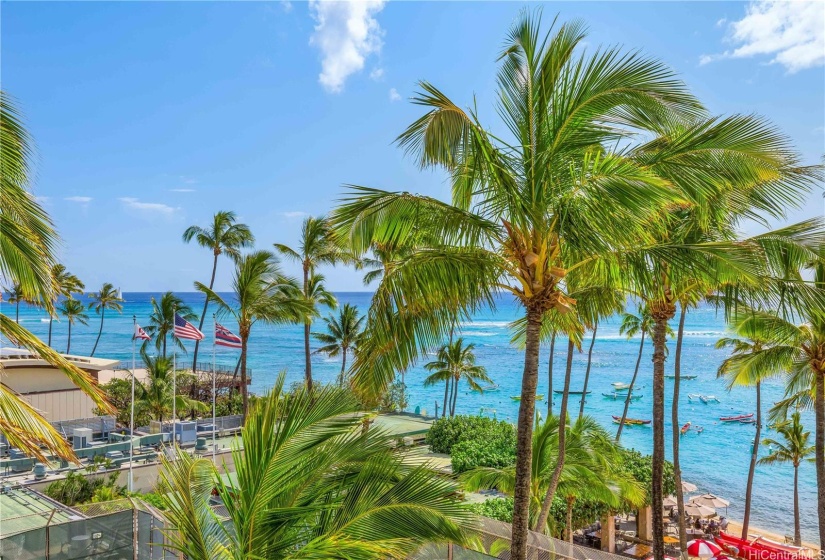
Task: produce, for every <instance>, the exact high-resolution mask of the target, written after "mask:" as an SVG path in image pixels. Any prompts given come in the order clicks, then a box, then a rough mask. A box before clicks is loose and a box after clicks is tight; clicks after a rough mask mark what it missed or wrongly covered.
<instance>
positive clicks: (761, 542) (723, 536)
mask: <svg viewBox="0 0 825 560" xmlns="http://www.w3.org/2000/svg"><path fill="white" fill-rule="evenodd" d="M714 540H715V541H716V544H718V545H719V546H721V547H722V548H723V549H724V551H725V552H727V553H728V554H732V555H734V556H738V557H739V558H745V559H746V560H765V559H766V558H767V559H769V560H799V559H800V558H813V551H811V550H810V549H806V548H802V547H797V546H792V545H787V544H780V543H777V542H775V541H769V540H768V539H764V538H757V539H754V540H752V541H747V540H744V539H740V538H738V537H734V536H733V535H729V534H727V533H725V532H720V533H719V536H717V537H714Z"/></svg>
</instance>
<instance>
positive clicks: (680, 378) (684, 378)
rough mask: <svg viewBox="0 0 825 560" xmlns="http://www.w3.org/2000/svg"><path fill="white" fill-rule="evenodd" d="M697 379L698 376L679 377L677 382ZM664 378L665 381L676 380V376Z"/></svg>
mask: <svg viewBox="0 0 825 560" xmlns="http://www.w3.org/2000/svg"><path fill="white" fill-rule="evenodd" d="M697 377H699V376H698V375H680V376H679V380H680V381H690V380H691V379H696V378H697ZM665 378H666V379H676V376H675V375H665Z"/></svg>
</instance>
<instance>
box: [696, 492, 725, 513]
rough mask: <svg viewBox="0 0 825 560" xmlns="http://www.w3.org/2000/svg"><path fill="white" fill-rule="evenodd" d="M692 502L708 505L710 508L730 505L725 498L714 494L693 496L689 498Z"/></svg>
mask: <svg viewBox="0 0 825 560" xmlns="http://www.w3.org/2000/svg"><path fill="white" fill-rule="evenodd" d="M690 502H691V503H692V504H698V505H700V506H708V507H712V508H716V509H719V508H726V507H728V506H729V505H730V502H729V501H727V500H723V499H722V498H720V497H719V496H716V495H714V494H703V495H701V496H694V497H693V498H691V499H690Z"/></svg>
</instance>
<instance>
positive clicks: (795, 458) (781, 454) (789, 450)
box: [759, 412, 815, 546]
mask: <svg viewBox="0 0 825 560" xmlns="http://www.w3.org/2000/svg"><path fill="white" fill-rule="evenodd" d="M776 431H777V433H778V434H779V435H781V436H782V440H783V441H778V440H775V439H771V438H767V439H765V440H764V441H763V442H762V443H764V444H765V445H767V446H769V447H771V448H774V449H773V451H771V453H770V455H768V456H767V457H762V458H761V459H759V464H760V465H776V464H779V463H790V464H792V465H793V543H794V544H795V545H796V546H802V532H801V531H800V528H799V465H800V464H801V463H802V461H804V460H805V459H807V458H808V457H810V456H811V455H813V454H814V451H815V447H814V446H813V445H808V438H810V436H811V432H809V431H805V427H804V426H803V425H802V422H801V421H800V414H799V412H794V413H793V414H792V415H791V419H790V420H786V421H785V422H782V423H781V424H779V425H778V426H777V427H776Z"/></svg>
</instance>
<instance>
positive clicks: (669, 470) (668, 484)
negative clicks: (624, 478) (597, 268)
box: [621, 449, 676, 505]
mask: <svg viewBox="0 0 825 560" xmlns="http://www.w3.org/2000/svg"><path fill="white" fill-rule="evenodd" d="M621 468H622V470H624V471H625V472H626V473H628V474H629V475H631V476H632V477H633V478H635V479H636V481H637V482H639V483H640V484H642V485H644V487H645V490H647V495H648V502H647V504H648V505H650V496H651V494H652V490H653V458H652V457H651V456H650V455H642V454H641V453H639V452H638V451H636V450H635V449H622V463H621ZM675 491H676V479H675V474H674V472H673V463H671V462H670V461H665V464H664V469H663V472H662V492H663V494H664V495H665V496H668V495H670V494H673V493H674V492H675Z"/></svg>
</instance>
